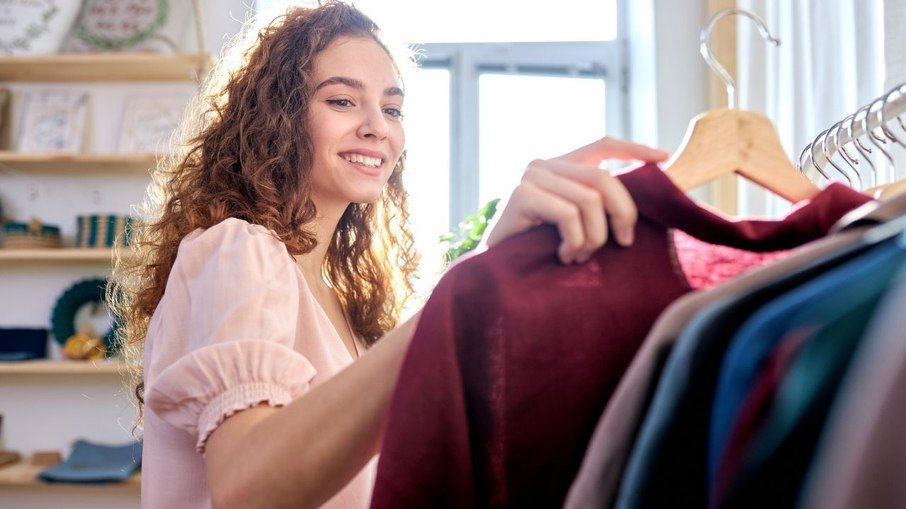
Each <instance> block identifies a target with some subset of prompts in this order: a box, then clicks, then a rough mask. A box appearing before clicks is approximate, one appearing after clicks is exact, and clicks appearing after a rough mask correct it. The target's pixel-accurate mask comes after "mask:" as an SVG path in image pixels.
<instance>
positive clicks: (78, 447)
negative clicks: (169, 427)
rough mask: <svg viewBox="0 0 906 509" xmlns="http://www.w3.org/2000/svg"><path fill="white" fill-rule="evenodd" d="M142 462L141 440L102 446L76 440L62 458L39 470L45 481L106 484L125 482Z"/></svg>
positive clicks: (39, 475) (40, 476)
mask: <svg viewBox="0 0 906 509" xmlns="http://www.w3.org/2000/svg"><path fill="white" fill-rule="evenodd" d="M141 464H142V443H141V442H132V443H129V444H125V445H102V444H95V443H91V442H88V441H87V440H78V441H76V443H75V446H74V447H73V448H72V453H71V454H70V455H69V457H68V458H66V461H64V462H62V463H59V464H57V465H54V466H52V467H49V468H46V469H44V470H42V471H41V472H40V473H39V474H38V478H39V479H42V480H44V481H48V482H73V483H108V482H118V481H125V480H127V479H129V477H131V476H132V474H133V473H135V471H136V470H138V468H139V467H140V466H141Z"/></svg>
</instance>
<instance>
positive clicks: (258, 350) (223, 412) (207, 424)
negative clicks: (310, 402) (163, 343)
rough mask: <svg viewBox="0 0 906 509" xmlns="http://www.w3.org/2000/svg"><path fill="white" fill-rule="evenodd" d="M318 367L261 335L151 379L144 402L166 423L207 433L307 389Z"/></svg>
mask: <svg viewBox="0 0 906 509" xmlns="http://www.w3.org/2000/svg"><path fill="white" fill-rule="evenodd" d="M316 373H317V371H316V370H315V368H314V366H312V365H311V362H309V361H308V359H307V358H305V356H304V355H302V354H300V353H298V352H296V351H294V350H292V349H290V348H288V347H286V346H283V345H281V344H278V343H274V342H271V341H263V340H247V341H232V342H229V343H219V344H215V345H209V346H206V347H204V348H200V349H198V350H196V351H194V352H192V353H190V354H189V355H186V356H185V357H183V358H181V359H179V360H178V361H177V362H175V363H174V364H173V365H171V366H169V367H168V368H166V369H165V370H163V371H162V372H161V374H160V376H158V377H157V379H155V380H149V381H148V391H147V397H146V401H145V403H146V405H147V406H148V407H149V408H150V409H151V410H152V411H153V412H154V413H156V414H157V415H158V416H159V417H160V418H161V419H163V420H164V421H165V422H167V423H168V424H170V425H172V426H175V427H177V428H180V429H183V430H185V431H186V432H188V433H189V434H190V435H192V436H193V437H195V438H196V445H195V447H196V449H197V450H198V452H201V453H203V452H204V447H205V444H206V442H207V439H208V437H209V436H210V435H211V433H213V432H214V430H215V429H217V426H219V425H220V424H221V423H222V422H223V421H224V420H225V419H226V418H227V417H230V416H231V415H233V414H235V413H236V412H239V411H242V410H245V409H247V408H251V407H253V406H255V405H258V404H260V403H267V404H268V405H270V406H283V405H287V404H289V403H290V402H291V401H293V400H294V399H297V398H298V397H300V396H301V395H303V394H305V392H307V391H308V389H309V386H310V384H311V381H312V379H313V378H314V376H315V374H316Z"/></svg>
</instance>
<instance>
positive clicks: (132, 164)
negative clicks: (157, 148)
mask: <svg viewBox="0 0 906 509" xmlns="http://www.w3.org/2000/svg"><path fill="white" fill-rule="evenodd" d="M0 166H8V167H10V168H13V169H14V170H18V171H25V172H36V173H37V172H56V173H67V172H69V173H87V172H101V173H113V172H116V173H126V172H147V173H149V174H150V172H151V169H152V168H154V167H155V166H157V157H156V156H155V155H154V154H73V153H59V154H54V153H42V154H35V153H25V152H16V151H13V150H0Z"/></svg>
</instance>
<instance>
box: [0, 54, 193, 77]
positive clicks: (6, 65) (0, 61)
mask: <svg viewBox="0 0 906 509" xmlns="http://www.w3.org/2000/svg"><path fill="white" fill-rule="evenodd" d="M210 62H211V57H210V56H208V55H200V54H195V53H175V54H173V53H171V54H167V53H68V54H60V55H40V56H15V57H0V81H38V82H47V81H52V82H76V81H81V82H115V81H199V76H203V73H204V72H205V70H206V69H207V68H208V67H209V66H210Z"/></svg>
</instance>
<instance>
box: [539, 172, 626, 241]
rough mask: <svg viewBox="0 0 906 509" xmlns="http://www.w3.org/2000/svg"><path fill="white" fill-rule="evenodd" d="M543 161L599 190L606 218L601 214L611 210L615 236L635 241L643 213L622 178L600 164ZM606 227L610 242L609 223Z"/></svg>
mask: <svg viewBox="0 0 906 509" xmlns="http://www.w3.org/2000/svg"><path fill="white" fill-rule="evenodd" d="M535 163H536V164H537V163H538V162H537V161H536V162H535ZM543 163H545V164H544V169H545V170H547V171H548V172H550V173H553V174H555V175H556V176H558V177H560V178H561V179H566V180H569V181H571V182H574V183H576V184H580V185H583V186H585V187H587V188H588V189H589V190H592V191H595V192H597V193H598V194H599V196H600V201H599V203H600V204H601V207H600V208H599V209H598V215H599V217H602V219H603V215H602V214H600V212H602V211H603V212H605V213H606V214H607V220H608V222H609V223H610V230H611V231H613V235H614V238H615V239H616V241H617V243H618V244H620V245H622V246H629V245H631V244H632V242H633V239H634V232H635V223H636V221H637V220H638V217H639V213H638V209H637V208H636V206H635V202H634V201H633V199H632V196H630V195H629V191H627V190H626V187H625V186H624V185H623V183H622V182H620V180H619V179H618V178H616V177H614V176H613V175H611V174H609V173H607V172H606V171H604V170H601V169H599V168H596V167H592V166H583V165H580V164H574V163H570V162H567V161H563V160H549V161H543ZM530 167H531V166H530ZM604 228H605V242H606V228H607V225H606V223H605V227H604ZM602 244H603V243H602ZM597 247H600V246H597Z"/></svg>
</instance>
